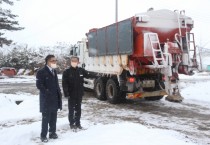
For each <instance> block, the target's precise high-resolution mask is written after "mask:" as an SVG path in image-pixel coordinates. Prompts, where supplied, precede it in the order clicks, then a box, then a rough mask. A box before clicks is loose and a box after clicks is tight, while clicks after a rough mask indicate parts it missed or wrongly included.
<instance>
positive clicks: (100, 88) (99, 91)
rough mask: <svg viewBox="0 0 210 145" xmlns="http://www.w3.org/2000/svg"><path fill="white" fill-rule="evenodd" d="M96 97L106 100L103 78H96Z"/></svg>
mask: <svg viewBox="0 0 210 145" xmlns="http://www.w3.org/2000/svg"><path fill="white" fill-rule="evenodd" d="M94 91H95V95H96V98H97V99H99V100H106V99H107V98H106V80H105V78H98V79H97V80H96V82H95V85H94Z"/></svg>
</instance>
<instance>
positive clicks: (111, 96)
mask: <svg viewBox="0 0 210 145" xmlns="http://www.w3.org/2000/svg"><path fill="white" fill-rule="evenodd" d="M193 26H194V22H193V20H192V19H191V18H190V17H188V16H185V11H180V12H178V11H170V10H165V9H163V10H156V11H155V10H151V11H147V12H145V13H140V14H136V15H135V16H133V17H131V18H128V19H125V20H123V21H120V22H117V23H114V24H111V25H108V26H105V27H103V28H99V29H97V28H94V29H90V30H89V32H88V33H86V36H87V38H84V39H82V41H78V43H77V45H76V47H74V48H73V51H72V55H76V56H78V57H79V58H80V64H81V66H82V67H83V68H85V70H87V71H88V72H89V73H90V74H91V76H92V77H91V78H88V79H87V78H86V79H85V83H84V86H85V87H86V88H89V89H94V91H95V93H96V97H97V98H98V99H100V100H108V101H109V102H110V103H112V104H116V103H119V102H122V101H124V100H125V99H126V98H127V99H135V98H144V99H145V100H151V101H154V100H160V99H162V98H163V97H164V96H165V95H167V97H166V99H167V100H169V101H175V102H181V101H182V100H183V97H182V96H181V95H180V90H179V86H178V82H179V75H178V74H179V73H182V74H187V75H190V74H191V73H192V70H193V69H194V68H197V67H198V66H197V60H196V47H195V42H194V34H193V33H191V30H192V28H193Z"/></svg>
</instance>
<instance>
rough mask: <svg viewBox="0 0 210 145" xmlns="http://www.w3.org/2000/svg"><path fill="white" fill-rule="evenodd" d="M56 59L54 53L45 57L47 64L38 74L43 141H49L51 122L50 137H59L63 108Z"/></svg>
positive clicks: (37, 83) (37, 82) (37, 84)
mask: <svg viewBox="0 0 210 145" xmlns="http://www.w3.org/2000/svg"><path fill="white" fill-rule="evenodd" d="M56 61H57V60H56V59H55V56H54V55H48V56H47V57H46V58H45V62H46V65H45V66H44V67H43V68H41V69H40V70H39V71H38V72H37V75H36V86H37V88H38V89H39V90H40V112H41V113H42V129H41V141H42V142H48V139H47V137H46V136H47V132H48V124H49V138H50V139H57V138H58V136H57V134H56V122H57V111H58V109H60V110H61V109H62V100H61V98H62V94H61V90H60V87H59V84H58V77H57V73H56V71H55V68H56V67H57V66H56Z"/></svg>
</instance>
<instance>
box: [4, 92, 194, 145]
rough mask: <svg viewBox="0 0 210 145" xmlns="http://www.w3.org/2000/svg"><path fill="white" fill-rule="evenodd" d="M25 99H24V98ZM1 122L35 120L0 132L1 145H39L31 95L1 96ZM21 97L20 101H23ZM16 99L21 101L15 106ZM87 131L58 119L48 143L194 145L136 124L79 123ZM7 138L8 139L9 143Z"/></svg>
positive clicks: (35, 99)
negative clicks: (53, 134) (54, 132)
mask: <svg viewBox="0 0 210 145" xmlns="http://www.w3.org/2000/svg"><path fill="white" fill-rule="evenodd" d="M25 95H27V97H26V96H25ZM0 96H1V100H0V109H1V112H0V116H1V119H0V122H1V123H2V122H7V121H9V122H11V124H12V121H14V119H21V118H22V119H27V118H31V117H34V119H35V120H36V119H38V121H34V122H32V123H30V122H29V123H24V124H17V125H15V126H12V127H1V128H0V134H1V136H0V141H1V145H26V144H27V145H34V144H38V143H40V140H39V134H40V128H41V121H40V119H41V116H40V113H38V112H39V111H38V108H37V106H38V103H37V102H38V97H36V96H34V95H30V94H21V93H19V94H14V95H10V94H0ZM22 96H23V97H22ZM16 97H18V98H19V99H24V102H22V103H20V104H19V105H16V104H15V100H16ZM82 123H83V126H84V127H85V128H87V130H82V131H79V132H77V133H75V132H72V131H70V130H69V126H68V120H67V117H64V118H59V119H58V123H57V130H58V131H57V133H58V135H59V139H58V140H50V141H49V143H48V144H51V145H61V144H62V145H68V144H71V145H97V144H100V145H139V144H146V145H154V144H155V145H168V144H174V145H177V144H178V145H188V144H190V145H193V143H192V142H187V140H186V138H185V137H184V135H182V134H180V133H178V132H175V131H168V130H161V129H155V128H150V127H146V126H143V125H140V124H136V123H128V122H124V123H122V122H121V123H116V124H109V125H102V124H97V125H94V124H92V123H90V122H88V121H86V120H82ZM8 138H9V139H8Z"/></svg>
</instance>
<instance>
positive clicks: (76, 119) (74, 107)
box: [68, 97, 82, 126]
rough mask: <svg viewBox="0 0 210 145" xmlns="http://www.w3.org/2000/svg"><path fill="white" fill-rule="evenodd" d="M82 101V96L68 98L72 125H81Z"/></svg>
mask: <svg viewBox="0 0 210 145" xmlns="http://www.w3.org/2000/svg"><path fill="white" fill-rule="evenodd" d="M81 103H82V97H79V98H76V99H75V98H70V99H69V100H68V108H69V123H70V125H76V126H79V125H80V118H81Z"/></svg>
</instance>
